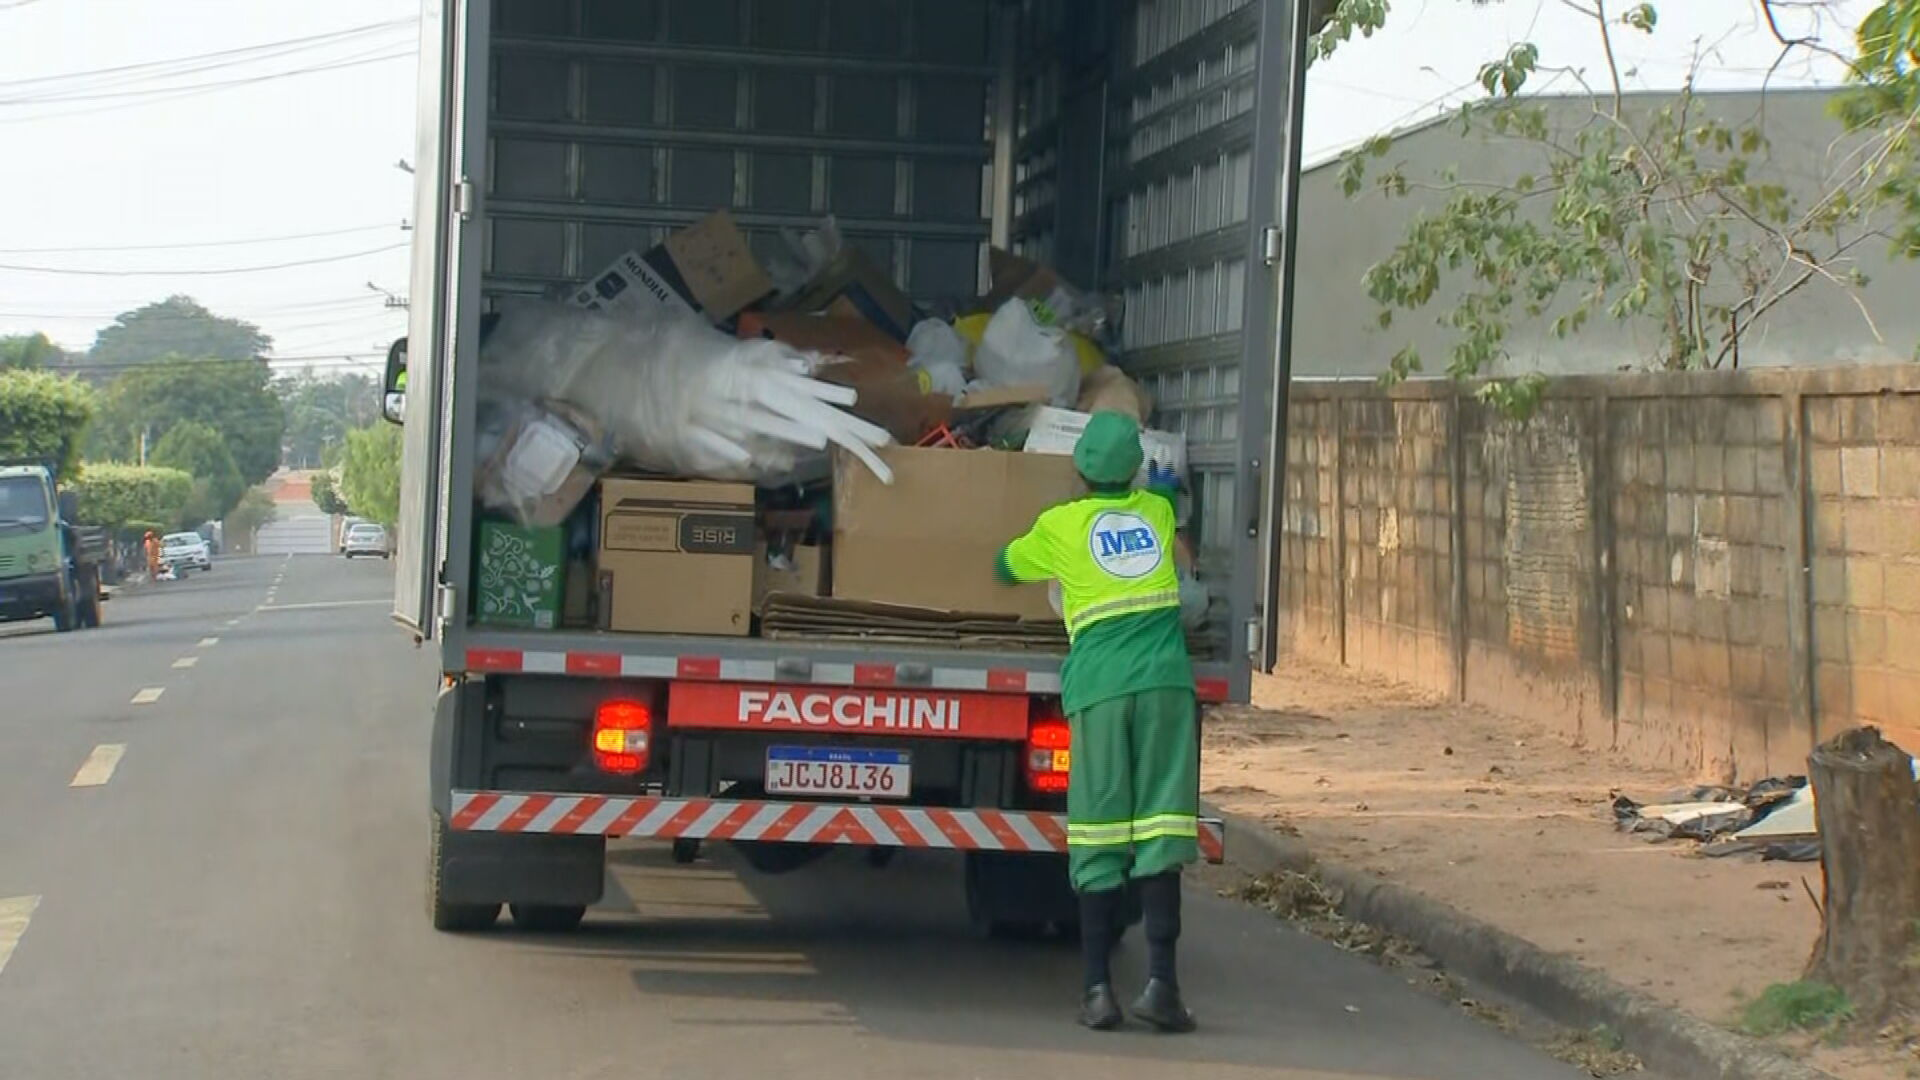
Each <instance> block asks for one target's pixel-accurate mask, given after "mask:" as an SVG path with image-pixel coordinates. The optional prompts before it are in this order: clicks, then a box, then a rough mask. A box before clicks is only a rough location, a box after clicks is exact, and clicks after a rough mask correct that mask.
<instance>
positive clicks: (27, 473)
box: [0, 460, 107, 633]
mask: <svg viewBox="0 0 1920 1080" xmlns="http://www.w3.org/2000/svg"><path fill="white" fill-rule="evenodd" d="M73 509H74V500H73V498H72V496H71V495H69V494H67V493H64V492H61V491H60V490H59V488H58V486H57V484H56V483H55V471H54V468H53V466H52V465H51V464H50V463H48V462H44V461H38V460H31V461H0V622H14V621H18V620H24V619H42V618H48V619H52V620H53V625H54V629H56V630H58V631H59V632H61V633H66V632H67V631H69V630H76V629H83V628H87V627H96V626H99V625H100V614H101V613H100V605H101V601H102V599H103V598H104V594H103V593H102V592H101V590H100V572H101V568H102V567H103V566H104V565H105V563H106V559H107V534H106V530H104V529H99V528H90V527H87V526H81V525H75V524H73V520H72V519H73V516H74V514H73Z"/></svg>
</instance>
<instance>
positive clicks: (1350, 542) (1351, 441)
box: [1339, 398, 1454, 691]
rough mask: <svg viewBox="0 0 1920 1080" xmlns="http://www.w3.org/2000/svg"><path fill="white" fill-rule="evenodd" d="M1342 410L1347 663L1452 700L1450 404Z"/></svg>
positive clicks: (1353, 405)
mask: <svg viewBox="0 0 1920 1080" xmlns="http://www.w3.org/2000/svg"><path fill="white" fill-rule="evenodd" d="M1340 404H1341V408H1342V411H1343V415H1342V425H1341V429H1342V437H1341V441H1340V444H1339V451H1340V454H1341V467H1340V474H1341V490H1340V494H1341V499H1340V505H1341V514H1342V516H1343V517H1344V518H1345V522H1344V528H1343V532H1342V536H1343V538H1344V540H1345V548H1344V574H1345V578H1344V580H1345V587H1344V589H1345V596H1346V602H1345V612H1346V620H1347V624H1346V640H1347V644H1346V656H1347V661H1348V662H1349V663H1353V664H1357V665H1359V666H1362V667H1365V668H1367V669H1368V670H1371V671H1379V672H1383V673H1385V674H1387V675H1389V676H1392V677H1393V678H1396V679H1400V680H1402V681H1405V682H1409V683H1413V684H1415V685H1418V686H1423V687H1428V688H1431V689H1435V690H1442V691H1445V690H1450V689H1452V687H1453V682H1454V666H1453V664H1452V663H1451V657H1452V653H1453V650H1452V643H1451V629H1450V627H1451V611H1450V606H1451V603H1452V594H1453V575H1452V560H1451V548H1450V544H1451V536H1452V531H1451V527H1450V524H1449V508H1450V507H1451V505H1452V499H1453V493H1452V491H1451V489H1450V487H1449V483H1450V481H1449V477H1448V457H1449V454H1450V445H1449V439H1448V412H1449V407H1448V404H1447V403H1446V402H1444V401H1393V400H1388V399H1386V398H1375V399H1372V400H1360V401H1348V402H1342V403H1340Z"/></svg>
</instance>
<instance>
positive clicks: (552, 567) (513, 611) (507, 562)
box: [473, 520, 567, 630]
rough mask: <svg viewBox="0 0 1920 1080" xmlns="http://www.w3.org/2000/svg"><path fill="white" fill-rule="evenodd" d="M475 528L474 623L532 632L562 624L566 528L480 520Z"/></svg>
mask: <svg viewBox="0 0 1920 1080" xmlns="http://www.w3.org/2000/svg"><path fill="white" fill-rule="evenodd" d="M476 532H477V533H478V538H477V539H478V545H477V546H478V549H479V550H478V553H477V555H476V558H475V565H474V573H473V578H474V587H473V618H474V621H475V622H478V623H485V624H488V625H492V626H527V627H532V628H533V629H535V630H551V629H553V628H554V627H556V626H558V625H560V608H561V604H562V598H563V597H564V596H565V594H566V558H567V542H566V530H565V529H562V528H560V527H559V526H553V525H549V526H532V527H525V526H520V525H513V524H510V523H508V522H504V521H490V520H482V521H481V522H480V524H479V526H478V528H477V530H476Z"/></svg>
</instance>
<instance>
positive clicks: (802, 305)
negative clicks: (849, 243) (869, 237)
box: [781, 247, 919, 341]
mask: <svg viewBox="0 0 1920 1080" xmlns="http://www.w3.org/2000/svg"><path fill="white" fill-rule="evenodd" d="M847 305H852V309H853V311H854V312H857V313H858V314H859V316H860V317H861V318H863V319H865V320H867V321H868V322H870V323H872V324H873V325H875V326H877V327H879V328H880V329H881V330H884V331H886V333H887V334H888V335H889V336H891V337H892V338H893V339H894V340H895V341H905V340H907V334H908V333H909V332H910V331H912V330H913V324H914V323H915V322H917V321H919V320H918V317H917V313H916V312H915V310H914V306H913V301H912V300H910V299H908V298H907V294H906V293H903V292H901V291H900V289H899V287H898V286H896V285H895V284H894V283H893V279H892V278H891V277H889V276H887V273H886V271H884V270H882V269H880V268H879V267H878V266H876V265H874V262H873V260H872V259H870V258H868V257H867V254H866V252H864V251H861V250H860V249H859V248H856V247H845V248H841V249H840V253H839V254H838V255H835V256H834V257H833V260H832V261H831V262H829V263H827V265H826V266H825V267H823V268H822V269H821V270H820V272H819V273H818V274H816V275H814V278H813V280H812V281H809V282H807V285H806V287H805V288H803V289H801V290H800V291H799V293H797V294H795V295H794V297H793V298H792V299H791V300H788V301H786V302H785V303H783V304H781V307H783V308H785V309H787V310H790V311H827V312H830V313H836V314H844V313H845V312H846V311H847Z"/></svg>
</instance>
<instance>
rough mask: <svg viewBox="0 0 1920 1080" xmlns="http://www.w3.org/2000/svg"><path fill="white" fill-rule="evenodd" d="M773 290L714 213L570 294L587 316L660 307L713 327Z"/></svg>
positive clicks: (724, 219)
mask: <svg viewBox="0 0 1920 1080" xmlns="http://www.w3.org/2000/svg"><path fill="white" fill-rule="evenodd" d="M772 291H773V281H772V280H771V279H769V278H768V277H767V272H766V271H765V270H763V269H761V267H760V263H759V262H758V261H756V260H755V259H754V257H753V252H752V251H751V250H750V249H749V248H748V247H747V238H746V237H745V236H743V235H742V234H741V232H740V230H739V228H737V227H736V226H735V225H734V223H733V215H731V214H729V213H727V212H726V211H725V210H719V211H715V212H714V213H711V214H708V215H707V216H706V217H704V218H701V219H700V220H699V221H696V222H694V223H693V224H692V225H689V226H687V227H686V228H684V229H681V230H680V231H679V232H676V233H674V234H673V235H672V236H669V237H667V239H666V241H665V242H663V243H661V244H658V245H655V246H654V247H653V248H651V249H649V250H648V251H646V252H645V253H641V252H638V251H629V252H627V253H626V254H625V255H622V256H620V257H619V258H618V259H615V260H614V262H613V265H612V266H609V267H607V268H606V269H605V270H603V271H601V272H600V273H599V274H597V275H595V276H594V277H593V279H592V280H590V281H588V282H587V284H586V285H584V286H582V287H581V288H580V289H579V290H578V291H576V292H575V293H574V294H573V302H574V303H575V304H577V305H579V306H580V307H583V308H588V309H590V310H593V311H601V310H608V311H619V310H622V309H625V308H630V307H632V306H634V305H636V304H643V303H644V304H664V305H666V306H668V307H678V308H683V309H685V310H687V311H698V312H700V313H702V314H704V315H705V316H706V317H707V318H709V319H711V320H712V321H714V322H722V321H724V320H726V319H729V318H732V317H733V316H734V315H735V314H737V313H738V312H739V311H740V309H741V308H744V307H746V306H747V305H748V304H751V303H753V302H754V301H755V300H758V299H760V298H761V297H763V296H765V295H767V294H768V293H770V292H772Z"/></svg>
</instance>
